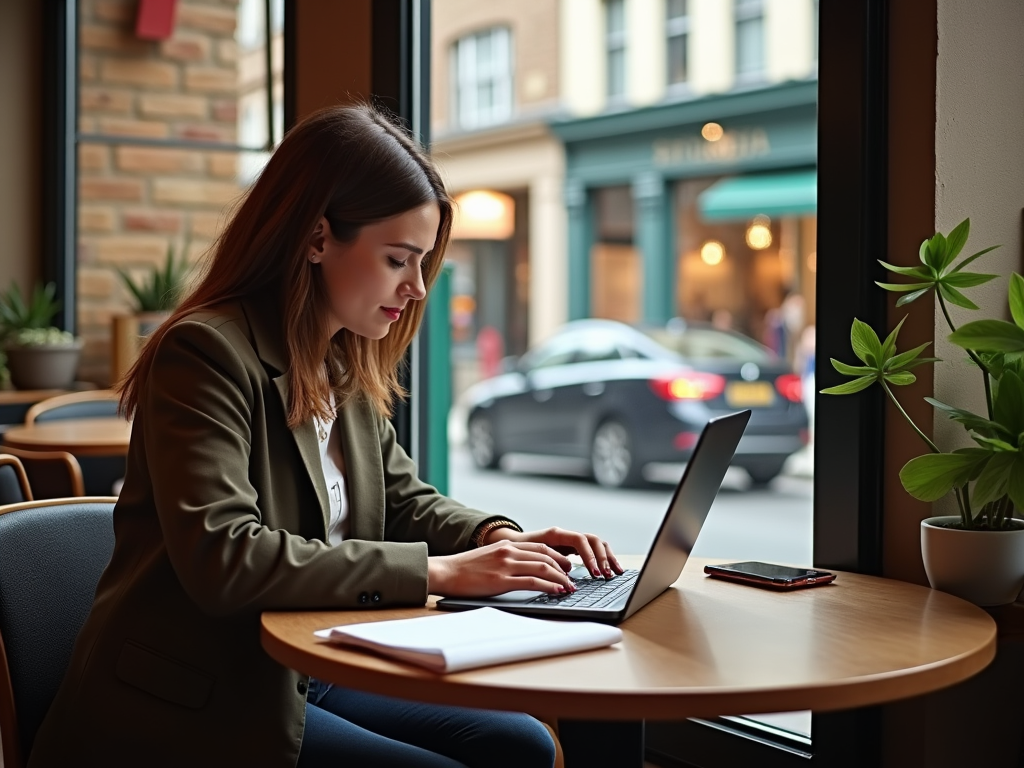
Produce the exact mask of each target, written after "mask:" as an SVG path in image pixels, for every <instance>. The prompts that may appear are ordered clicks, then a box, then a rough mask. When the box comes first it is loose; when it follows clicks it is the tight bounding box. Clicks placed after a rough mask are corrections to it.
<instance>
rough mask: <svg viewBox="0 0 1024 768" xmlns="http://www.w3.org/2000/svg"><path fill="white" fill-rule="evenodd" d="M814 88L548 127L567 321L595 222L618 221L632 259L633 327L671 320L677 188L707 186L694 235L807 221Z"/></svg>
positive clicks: (588, 306)
mask: <svg viewBox="0 0 1024 768" xmlns="http://www.w3.org/2000/svg"><path fill="white" fill-rule="evenodd" d="M817 87H818V84H817V81H816V80H810V81H799V82H787V83H782V84H779V85H773V86H769V87H764V88H759V89H756V90H746V91H743V92H733V93H728V94H724V95H715V96H708V97H703V98H700V99H695V100H690V101H685V102H676V103H669V104H661V105H657V106H652V107H645V108H642V109H635V110H629V111H622V112H617V113H606V114H602V115H599V116H596V117H589V118H583V119H573V120H564V121H556V122H554V123H553V124H552V126H551V128H552V130H553V132H554V133H555V135H557V136H558V137H559V138H560V139H561V140H562V141H563V142H564V144H565V155H566V188H565V201H566V206H567V211H568V237H567V240H568V242H567V257H568V274H569V296H568V315H569V319H577V318H582V317H588V316H591V315H592V313H593V312H594V310H595V308H594V306H593V302H592V294H593V279H594V277H595V275H593V274H592V267H593V251H594V247H595V244H597V243H598V241H599V240H600V239H601V237H602V236H601V234H600V233H601V231H602V229H607V228H609V226H610V225H608V224H607V221H605V220H606V219H613V218H615V217H616V216H617V215H620V214H622V217H623V218H626V219H629V224H628V230H629V232H628V234H626V235H623V242H626V241H628V242H629V247H630V248H631V249H633V251H634V252H635V254H636V256H637V257H638V261H639V266H638V268H637V271H638V273H639V275H638V280H636V281H635V282H636V283H637V286H636V292H637V297H636V300H635V303H636V305H637V310H638V314H639V317H637V318H636V319H637V320H639V321H642V322H645V323H651V324H661V323H664V322H666V321H667V320H668V319H669V318H671V317H673V316H674V315H676V314H677V311H678V290H677V289H678V286H679V282H678V281H679V275H678V274H677V270H678V258H677V256H678V254H679V244H680V237H681V235H683V234H684V232H682V231H681V230H682V229H685V227H686V226H688V225H686V224H685V223H681V222H682V221H683V220H682V218H681V217H680V215H679V202H678V197H679V195H678V190H679V189H680V188H681V187H680V185H681V184H683V183H685V182H686V180H694V179H708V180H713V181H709V182H708V183H709V184H710V186H708V187H707V188H706V189H703V191H701V192H700V194H699V195H695V196H694V200H693V206H694V207H695V208H696V209H697V210H698V214H699V221H700V222H701V226H704V225H705V224H706V225H708V226H713V225H714V224H716V223H721V222H733V224H734V226H737V225H738V226H740V227H745V226H746V223H745V222H748V221H749V220H751V219H753V217H755V216H765V217H813V216H814V213H815V201H816V175H815V164H816V159H817V107H816V103H817ZM709 123H711V124H715V125H712V126H708V124H709ZM706 126H707V127H706ZM719 127H720V128H719ZM702 130H704V131H705V134H706V135H707V136H708V137H709V138H706V137H705V135H702ZM698 188H699V187H698ZM608 190H619V191H620V194H618V196H617V197H616V196H615V195H614V194H611V193H609V192H608ZM608 200H611V201H612V202H611V203H608V202H606V201H608ZM616 201H617V202H616ZM623 208H628V209H629V210H625V211H624V210H622V209H623ZM627 214H628V215H627ZM612 239H614V236H612Z"/></svg>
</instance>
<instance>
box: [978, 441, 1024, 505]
mask: <svg viewBox="0 0 1024 768" xmlns="http://www.w3.org/2000/svg"><path fill="white" fill-rule="evenodd" d="M1019 455H1020V454H1019V453H1017V452H1014V453H993V454H992V457H991V458H990V459H989V460H988V463H987V464H986V465H985V468H984V469H983V470H981V474H980V475H978V479H977V481H976V482H975V484H974V492H973V493H971V503H972V504H973V505H974V507H975V509H980V508H981V507H982V506H984V505H985V504H988V503H989V502H990V501H995V500H996V499H998V498H999V497H1000V496H1004V495H1005V494H1006V489H1007V486H1008V485H1009V482H1010V472H1011V471H1012V470H1013V465H1014V464H1015V463H1016V461H1017V457H1018V456H1019Z"/></svg>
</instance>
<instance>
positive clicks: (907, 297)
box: [896, 286, 932, 307]
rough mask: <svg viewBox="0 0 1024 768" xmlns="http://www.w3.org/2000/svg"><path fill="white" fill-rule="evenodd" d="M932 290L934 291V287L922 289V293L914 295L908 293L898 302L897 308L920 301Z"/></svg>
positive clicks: (916, 292)
mask: <svg viewBox="0 0 1024 768" xmlns="http://www.w3.org/2000/svg"><path fill="white" fill-rule="evenodd" d="M931 289H932V287H931V286H928V287H927V288H922V289H921V290H920V291H914V292H913V293H908V294H906V295H905V296H900V297H899V298H898V299H897V300H896V306H897V307H902V306H903V305H904V304H909V303H910V302H912V301H914V300H915V299H919V298H921V297H922V296H924V295H925V294H926V293H928V291H930V290H931Z"/></svg>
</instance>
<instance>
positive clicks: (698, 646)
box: [261, 559, 996, 720]
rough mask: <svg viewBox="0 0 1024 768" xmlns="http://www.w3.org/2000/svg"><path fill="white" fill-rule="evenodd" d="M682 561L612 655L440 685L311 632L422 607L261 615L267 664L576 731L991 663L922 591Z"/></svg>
mask: <svg viewBox="0 0 1024 768" xmlns="http://www.w3.org/2000/svg"><path fill="white" fill-rule="evenodd" d="M704 562H705V561H700V560H696V559H691V560H690V562H688V563H687V566H686V568H685V569H684V571H683V574H682V576H681V577H680V579H679V580H678V581H677V582H676V584H675V585H674V587H673V588H671V589H669V590H667V591H666V592H665V593H663V594H662V595H661V596H660V597H658V598H656V599H655V600H654V601H653V602H651V603H650V604H649V605H647V606H646V607H645V608H643V609H642V610H640V611H639V612H638V613H636V614H635V615H634V616H632V617H631V618H630V619H628V620H627V621H625V622H623V624H622V625H621V628H622V631H623V635H624V637H623V640H622V642H621V643H620V644H618V645H616V646H612V647H610V648H604V649H601V650H596V651H589V652H586V653H577V654H571V655H564V656H553V657H549V658H544V659H537V660H533V661H526V662H519V663H514V664H505V665H501V666H494V667H486V668H482V669H477V670H472V671H468V672H460V673H454V674H448V675H440V674H434V673H432V672H428V671H426V670H423V669H420V668H418V667H414V666H411V665H408V664H404V663H401V662H397V661H390V660H388V659H385V658H383V657H379V656H374V655H371V654H369V653H362V652H359V651H354V650H345V649H342V648H340V647H338V646H335V645H331V644H330V643H327V642H325V641H322V640H320V639H318V638H316V637H315V636H314V635H313V631H314V630H316V629H323V628H325V627H331V626H336V625H341V624H353V623H357V622H372V621H384V620H387V619H399V618H410V617H414V616H428V615H440V612H439V611H437V610H436V609H435V608H434V600H433V599H431V600H430V602H429V603H428V604H427V606H426V607H417V608H405V609H385V610H367V611H360V610H352V611H301V612H266V613H264V614H263V616H262V634H261V638H262V643H263V647H264V648H265V649H266V651H267V652H268V653H269V654H270V655H271V656H272V657H273V658H275V659H276V660H277V661H279V662H281V663H282V664H284V665H285V666H287V667H290V668H292V669H295V670H298V671H299V672H302V673H305V674H308V675H313V676H315V677H317V678H319V679H321V680H325V681H329V682H334V683H337V684H340V685H344V686H346V687H349V688H356V689H359V690H364V691H371V692H374V693H380V694H384V695H391V696H399V697H401V698H406V699H413V700H418V701H427V702H435V703H439V704H456V705H461V706H469V707H481V708H494V709H504V710H520V711H525V712H531V713H534V714H538V715H545V716H554V717H568V718H581V719H586V720H602V719H609V720H622V719H623V718H628V719H632V720H641V719H651V720H677V719H682V718H687V717H711V716H717V715H729V714H743V713H748V712H784V711H791V710H801V709H811V710H815V711H830V710H840V709H850V708H855V707H862V706H867V705H872V704H880V703H882V702H888V701H893V700H896V699H902V698H907V697H910V696H916V695H918V694H923V693H928V692H931V691H935V690H938V689H940V688H944V687H946V686H950V685H953V684H954V683H957V682H960V681H962V680H965V679H966V678H968V677H971V676H972V675H974V674H976V673H977V672H979V671H981V670H982V669H983V668H984V667H985V666H986V665H988V663H989V662H990V661H991V660H992V659H993V657H994V656H995V649H996V625H995V622H994V621H993V620H992V618H991V617H990V616H989V615H988V614H987V613H986V612H985V611H983V610H981V609H980V608H978V607H976V606H974V605H971V604H970V603H967V602H965V601H963V600H960V599H958V598H955V597H953V596H951V595H947V594H945V593H942V592H936V591H933V590H930V589H927V588H925V587H920V586H917V585H914V584H908V583H905V582H900V581H893V580H889V579H881V578H875V577H871V576H861V575H858V574H854V573H842V572H840V573H839V574H838V578H837V579H836V581H835V583H833V584H832V585H829V586H822V587H812V588H809V589H803V590H797V591H793V592H788V593H780V592H772V591H767V590H762V589H757V588H754V587H748V586H744V585H740V584H735V583H729V582H723V581H718V580H715V579H711V578H709V577H707V576H705V575H704V574H703V572H702V567H703V564H704Z"/></svg>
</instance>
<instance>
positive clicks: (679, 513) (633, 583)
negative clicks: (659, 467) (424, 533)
mask: <svg viewBox="0 0 1024 768" xmlns="http://www.w3.org/2000/svg"><path fill="white" fill-rule="evenodd" d="M749 420H750V411H740V412H738V413H733V414H729V415H727V416H719V417H717V418H714V419H711V421H709V422H708V423H707V424H706V425H705V426H704V430H703V431H702V432H701V435H700V439H698V441H697V446H696V447H695V448H694V449H693V454H692V456H691V457H690V460H689V462H687V464H686V469H685V470H684V471H683V476H682V477H681V478H680V479H679V484H678V485H676V490H675V493H674V494H672V501H671V503H670V504H669V505H668V511H667V512H666V513H665V517H664V518H663V519H662V521H661V527H660V528H659V529H658V535H657V536H655V537H654V543H653V544H652V545H651V549H650V552H648V554H647V559H646V560H645V561H644V565H643V568H641V569H640V570H639V571H638V570H635V569H631V570H627V571H626V572H625V573H623V574H622V575H620V576H615V577H613V578H611V579H604V578H593V577H592V576H591V575H590V574H589V573H588V572H587V570H586V568H584V567H583V566H577V567H576V568H573V570H572V571H571V572H570V573H569V576H570V577H571V578H572V579H573V581H574V582H575V583H576V587H577V591H576V592H574V593H573V594H569V595H553V594H549V593H547V592H534V591H529V590H516V591H514V592H506V593H504V594H502V595H494V596H493V597H476V598H466V597H446V598H443V599H441V600H439V601H438V603H437V607H438V608H440V609H441V610H445V611H465V610H468V609H471V608H484V607H490V608H501V609H502V610H505V611H509V612H511V613H520V614H525V615H528V616H538V617H542V618H547V619H563V618H564V619H586V620H588V621H600V622H603V623H606V624H618V623H619V622H622V621H625V620H626V619H628V618H629V617H630V616H632V615H633V614H634V613H636V612H637V611H639V610H640V609H641V608H643V607H644V606H645V605H647V604H648V603H649V602H651V600H653V599H654V598H656V597H657V596H658V595H660V594H661V593H662V592H664V591H665V590H666V589H668V588H669V586H670V585H671V584H672V583H673V582H675V580H676V579H678V578H679V574H680V573H682V572H683V566H684V565H685V564H686V559H687V558H688V557H689V556H690V552H691V551H693V545H694V544H695V543H696V541H697V535H698V534H699V533H700V529H701V527H702V526H703V525H704V521H705V520H706V519H707V516H708V512H709V511H710V510H711V505H712V503H714V501H715V497H716V496H717V495H718V490H719V488H720V487H721V485H722V480H723V478H724V477H725V472H726V470H727V469H728V468H729V464H730V462H732V457H733V454H734V453H735V452H736V446H737V445H739V442H740V438H741V437H742V436H743V430H744V429H745V428H746V426H747V422H748V421H749Z"/></svg>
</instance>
